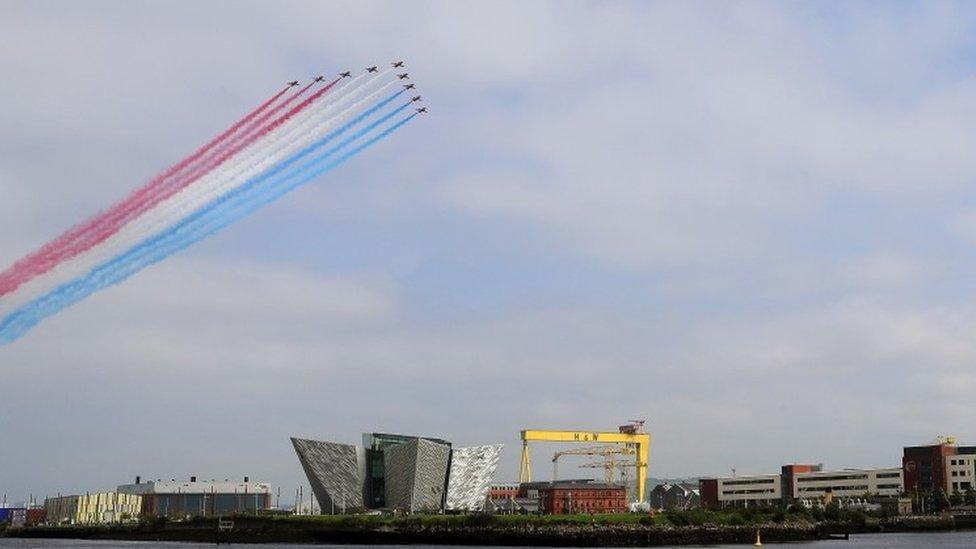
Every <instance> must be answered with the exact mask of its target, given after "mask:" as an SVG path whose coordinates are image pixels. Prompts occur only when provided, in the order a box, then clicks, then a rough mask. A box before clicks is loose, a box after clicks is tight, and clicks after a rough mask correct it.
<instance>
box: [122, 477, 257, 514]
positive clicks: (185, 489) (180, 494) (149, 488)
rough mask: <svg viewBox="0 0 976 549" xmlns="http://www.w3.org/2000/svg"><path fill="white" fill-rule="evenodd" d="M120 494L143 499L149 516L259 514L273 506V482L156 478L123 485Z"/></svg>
mask: <svg viewBox="0 0 976 549" xmlns="http://www.w3.org/2000/svg"><path fill="white" fill-rule="evenodd" d="M118 492H119V494H120V495H126V494H128V495H132V496H137V497H140V498H141V502H142V508H141V511H140V513H141V514H142V515H145V516H154V517H169V518H183V517H192V516H204V517H212V516H220V515H230V514H234V513H257V512H258V511H263V510H265V509H268V508H270V507H271V485H270V484H267V483H264V482H251V481H250V479H249V478H248V477H244V481H243V482H235V481H232V480H224V481H217V480H199V481H198V480H197V477H190V480H189V481H179V480H175V479H173V480H168V481H164V480H155V481H146V482H143V481H142V480H141V478H139V477H136V482H135V484H124V485H122V486H119V488H118Z"/></svg>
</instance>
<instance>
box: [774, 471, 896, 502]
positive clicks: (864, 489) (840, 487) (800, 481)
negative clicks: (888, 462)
mask: <svg viewBox="0 0 976 549" xmlns="http://www.w3.org/2000/svg"><path fill="white" fill-rule="evenodd" d="M791 488H792V491H793V494H792V496H793V499H794V500H818V501H823V499H824V497H825V496H827V494H830V497H832V498H861V497H865V496H882V497H890V496H898V495H899V494H901V493H902V492H904V490H905V483H904V480H903V478H902V469H901V467H885V468H880V469H842V470H839V471H812V472H807V473H796V474H795V475H794V476H793V486H792V487H791Z"/></svg>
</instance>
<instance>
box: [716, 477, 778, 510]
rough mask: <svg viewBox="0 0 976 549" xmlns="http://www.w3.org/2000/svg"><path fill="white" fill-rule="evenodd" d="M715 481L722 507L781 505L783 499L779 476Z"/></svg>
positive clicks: (726, 478)
mask: <svg viewBox="0 0 976 549" xmlns="http://www.w3.org/2000/svg"><path fill="white" fill-rule="evenodd" d="M715 480H716V481H717V491H718V502H719V505H720V506H722V507H752V506H756V505H779V503H780V500H781V499H782V491H781V488H780V481H779V475H749V476H738V477H722V478H718V479H715Z"/></svg>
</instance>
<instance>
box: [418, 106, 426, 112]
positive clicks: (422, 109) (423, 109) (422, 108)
mask: <svg viewBox="0 0 976 549" xmlns="http://www.w3.org/2000/svg"><path fill="white" fill-rule="evenodd" d="M417 112H418V113H425V112H427V107H420V108H419V109H417Z"/></svg>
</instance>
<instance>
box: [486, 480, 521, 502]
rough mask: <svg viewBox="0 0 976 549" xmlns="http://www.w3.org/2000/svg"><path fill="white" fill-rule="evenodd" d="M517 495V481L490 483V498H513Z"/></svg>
mask: <svg viewBox="0 0 976 549" xmlns="http://www.w3.org/2000/svg"><path fill="white" fill-rule="evenodd" d="M518 495H519V485H518V483H512V484H492V485H491V488H490V489H489V490H488V498H489V499H492V500H501V499H515V498H516V497H518Z"/></svg>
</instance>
